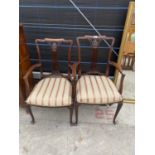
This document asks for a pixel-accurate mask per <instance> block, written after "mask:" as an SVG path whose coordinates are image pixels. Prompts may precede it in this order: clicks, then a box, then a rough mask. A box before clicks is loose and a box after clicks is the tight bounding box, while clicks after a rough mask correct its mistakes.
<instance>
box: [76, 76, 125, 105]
mask: <svg viewBox="0 0 155 155" xmlns="http://www.w3.org/2000/svg"><path fill="white" fill-rule="evenodd" d="M76 97H77V102H79V103H86V104H108V103H114V102H119V101H122V96H121V95H120V93H119V92H118V90H117V88H116V86H115V85H114V83H113V82H112V80H111V79H109V78H108V77H106V76H96V75H84V76H82V77H81V78H80V79H79V81H78V82H77V86H76Z"/></svg>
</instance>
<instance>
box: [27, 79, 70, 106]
mask: <svg viewBox="0 0 155 155" xmlns="http://www.w3.org/2000/svg"><path fill="white" fill-rule="evenodd" d="M71 97H72V86H71V83H70V82H69V81H68V80H67V79H65V78H62V77H57V78H53V77H50V78H44V79H42V80H41V81H39V82H38V83H37V85H36V86H35V87H34V89H33V90H32V92H31V93H30V95H29V97H28V98H27V100H26V102H27V103H28V104H31V105H38V106H49V107H60V106H68V105H71V104H72V98H71Z"/></svg>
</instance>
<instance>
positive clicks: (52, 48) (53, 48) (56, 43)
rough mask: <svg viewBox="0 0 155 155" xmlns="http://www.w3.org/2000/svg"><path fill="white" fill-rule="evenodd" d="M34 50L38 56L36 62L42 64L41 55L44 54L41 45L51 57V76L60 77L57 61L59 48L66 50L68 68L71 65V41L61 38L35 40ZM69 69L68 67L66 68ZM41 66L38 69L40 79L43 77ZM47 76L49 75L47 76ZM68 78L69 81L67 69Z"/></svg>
mask: <svg viewBox="0 0 155 155" xmlns="http://www.w3.org/2000/svg"><path fill="white" fill-rule="evenodd" d="M35 43H36V48H37V54H38V61H39V63H41V64H42V56H41V53H42V52H45V49H43V48H41V45H43V44H44V45H45V46H46V50H47V52H48V54H50V57H51V74H52V75H62V74H61V71H60V65H59V60H58V53H59V52H60V47H63V48H67V50H68V51H67V55H68V56H67V59H68V62H67V63H68V66H69V65H70V64H71V47H72V44H73V41H72V40H65V39H63V38H60V39H52V38H44V39H36V40H35ZM68 68H69V67H68ZM43 71H44V70H43V65H42V67H41V68H40V72H41V78H43V77H45V75H44V73H43ZM48 76H49V75H48ZM68 78H69V79H70V70H69V69H68Z"/></svg>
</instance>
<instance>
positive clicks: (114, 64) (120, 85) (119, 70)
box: [108, 61, 125, 94]
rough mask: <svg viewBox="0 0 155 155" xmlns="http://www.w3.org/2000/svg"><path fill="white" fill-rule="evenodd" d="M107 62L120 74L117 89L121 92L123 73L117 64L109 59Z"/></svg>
mask: <svg viewBox="0 0 155 155" xmlns="http://www.w3.org/2000/svg"><path fill="white" fill-rule="evenodd" d="M108 64H109V65H110V66H113V67H115V68H116V70H117V71H118V72H119V73H120V75H121V77H120V82H119V85H118V91H119V92H120V93H121V94H122V91H123V81H124V78H125V74H123V72H122V69H121V67H120V66H119V65H118V64H116V63H115V62H112V61H110V62H109V63H108Z"/></svg>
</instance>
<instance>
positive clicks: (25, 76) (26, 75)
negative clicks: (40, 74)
mask: <svg viewBox="0 0 155 155" xmlns="http://www.w3.org/2000/svg"><path fill="white" fill-rule="evenodd" d="M38 67H41V64H40V63H38V64H35V65H32V66H31V67H30V68H29V69H28V71H27V72H26V74H25V75H24V76H23V79H24V82H25V87H26V96H28V95H29V93H30V84H29V81H28V78H29V76H30V75H31V74H32V71H33V70H34V69H35V68H38Z"/></svg>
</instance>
